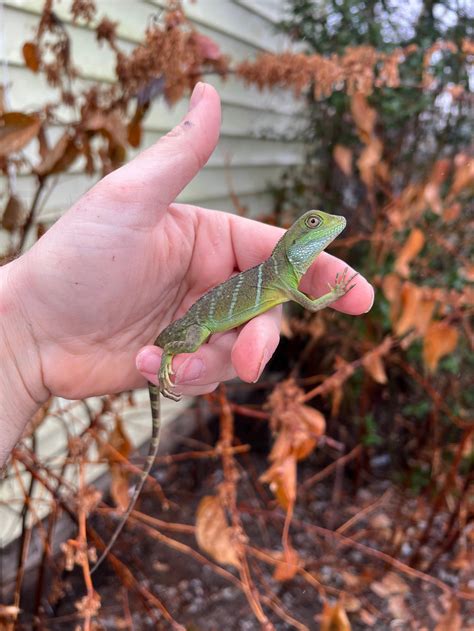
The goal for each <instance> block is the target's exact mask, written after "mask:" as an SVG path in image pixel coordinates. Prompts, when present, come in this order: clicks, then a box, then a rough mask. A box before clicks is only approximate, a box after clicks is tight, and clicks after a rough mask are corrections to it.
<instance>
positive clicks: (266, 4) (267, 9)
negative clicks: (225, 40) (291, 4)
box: [232, 0, 285, 26]
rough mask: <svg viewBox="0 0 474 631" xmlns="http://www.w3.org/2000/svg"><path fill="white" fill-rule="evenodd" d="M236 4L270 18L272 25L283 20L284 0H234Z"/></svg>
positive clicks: (267, 18)
mask: <svg viewBox="0 0 474 631" xmlns="http://www.w3.org/2000/svg"><path fill="white" fill-rule="evenodd" d="M232 1H233V2H235V4H238V5H239V6H241V7H243V8H245V9H247V10H248V11H252V12H253V13H256V14H257V15H260V16H261V17H262V18H265V19H266V20H268V21H269V22H270V23H271V25H273V24H274V25H275V26H276V25H277V24H278V22H279V21H280V20H281V18H282V16H283V13H284V7H285V2H283V1H282V0H232Z"/></svg>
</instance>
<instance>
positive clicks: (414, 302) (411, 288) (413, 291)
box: [394, 283, 422, 336]
mask: <svg viewBox="0 0 474 631" xmlns="http://www.w3.org/2000/svg"><path fill="white" fill-rule="evenodd" d="M421 294H422V290H421V287H418V286H417V285H414V284H413V283H404V284H403V287H402V291H401V300H402V311H401V314H400V316H399V318H398V321H397V323H396V324H395V326H394V331H395V334H396V335H399V336H401V335H404V334H405V333H407V331H409V330H410V329H413V328H415V327H416V321H417V317H418V306H419V304H420V299H421Z"/></svg>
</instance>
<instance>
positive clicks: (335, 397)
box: [331, 386, 344, 418]
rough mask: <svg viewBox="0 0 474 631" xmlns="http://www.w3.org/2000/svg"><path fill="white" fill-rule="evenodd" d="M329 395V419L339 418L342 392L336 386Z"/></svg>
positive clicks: (340, 388)
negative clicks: (330, 396) (330, 395)
mask: <svg viewBox="0 0 474 631" xmlns="http://www.w3.org/2000/svg"><path fill="white" fill-rule="evenodd" d="M331 394H332V398H331V418H336V417H337V416H339V411H340V409H341V404H342V400H343V398H344V390H343V388H342V387H341V386H336V387H335V388H333V390H332V393H331Z"/></svg>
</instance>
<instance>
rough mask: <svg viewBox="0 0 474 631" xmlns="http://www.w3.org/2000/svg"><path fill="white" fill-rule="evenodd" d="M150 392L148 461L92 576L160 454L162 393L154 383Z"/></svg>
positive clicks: (121, 526) (117, 534)
mask: <svg viewBox="0 0 474 631" xmlns="http://www.w3.org/2000/svg"><path fill="white" fill-rule="evenodd" d="M148 392H149V394H150V403H151V417H152V432H151V441H150V447H149V449H148V456H147V459H146V464H145V468H144V469H143V471H142V473H141V476H140V479H139V481H138V484H137V486H136V488H135V491H134V492H133V496H132V499H131V500H130V503H129V505H128V506H127V510H126V511H125V513H124V514H123V515H122V517H121V518H120V523H119V525H118V526H117V528H116V529H115V532H114V534H113V535H112V538H111V539H110V541H109V543H108V544H107V547H106V548H105V550H104V551H103V552H102V554H101V555H100V557H99V558H98V559H97V561H96V563H95V565H94V566H93V568H92V569H91V571H90V573H91V574H92V573H93V572H95V571H96V570H97V568H98V567H99V565H100V564H101V563H102V561H103V560H104V559H105V557H106V556H107V555H108V554H109V552H110V550H111V548H112V546H113V545H114V543H115V542H116V541H117V538H118V536H119V534H120V533H121V532H122V528H123V527H124V526H125V523H126V521H127V519H128V517H129V515H130V513H131V512H132V510H133V508H134V506H135V504H136V501H137V499H138V496H139V495H140V493H141V492H142V489H143V486H144V484H145V481H146V479H147V477H148V476H149V474H150V471H151V468H152V466H153V463H154V462H155V458H156V455H157V453H158V447H159V444H160V430H161V414H160V391H159V389H158V388H157V386H155V385H154V384H152V383H148Z"/></svg>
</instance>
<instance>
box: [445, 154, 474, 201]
mask: <svg viewBox="0 0 474 631" xmlns="http://www.w3.org/2000/svg"><path fill="white" fill-rule="evenodd" d="M454 165H455V171H454V178H453V183H452V184H451V189H450V191H449V198H451V199H452V198H453V197H455V196H456V195H459V193H460V192H461V191H462V190H464V189H465V188H467V187H468V186H472V185H473V184H474V158H473V157H471V156H468V155H466V154H464V153H460V154H458V155H457V156H456V157H455V159H454Z"/></svg>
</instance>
